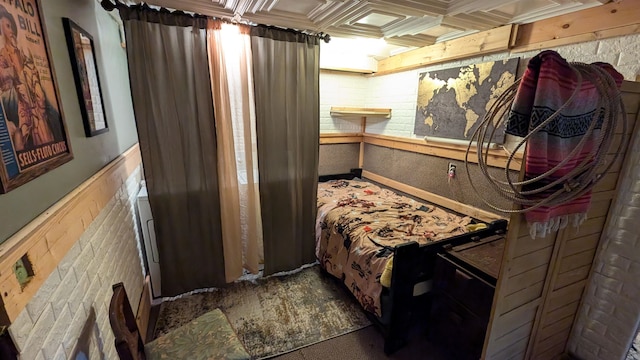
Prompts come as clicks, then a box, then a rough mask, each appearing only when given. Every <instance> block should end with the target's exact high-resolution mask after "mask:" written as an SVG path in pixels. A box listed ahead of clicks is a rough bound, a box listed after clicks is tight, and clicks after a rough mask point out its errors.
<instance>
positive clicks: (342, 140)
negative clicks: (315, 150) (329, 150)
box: [320, 133, 362, 145]
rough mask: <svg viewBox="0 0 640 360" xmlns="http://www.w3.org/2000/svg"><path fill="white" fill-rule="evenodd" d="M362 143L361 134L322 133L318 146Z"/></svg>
mask: <svg viewBox="0 0 640 360" xmlns="http://www.w3.org/2000/svg"><path fill="white" fill-rule="evenodd" d="M361 142H362V134H361V133H322V134H320V145H330V144H357V143H361Z"/></svg>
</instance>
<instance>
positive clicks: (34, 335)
mask: <svg viewBox="0 0 640 360" xmlns="http://www.w3.org/2000/svg"><path fill="white" fill-rule="evenodd" d="M140 177H141V170H140V168H138V169H137V170H136V171H135V172H134V173H133V174H132V175H131V176H130V177H129V179H128V180H127V182H126V183H125V184H124V185H123V186H122V187H121V188H120V189H119V190H118V192H117V193H116V195H115V196H114V197H113V199H111V201H110V202H109V203H108V204H107V205H106V206H105V208H104V209H102V211H101V212H100V214H99V215H98V216H97V217H96V219H95V220H94V221H93V222H92V223H91V225H90V226H89V227H88V228H87V230H86V231H85V232H84V234H83V235H82V236H81V238H80V240H78V242H77V243H76V244H75V245H74V246H73V247H72V248H71V250H69V252H68V253H67V254H66V255H65V257H64V258H63V259H62V261H61V262H60V264H59V265H58V267H57V268H56V269H55V270H54V271H53V272H52V273H51V275H50V276H49V278H48V279H47V280H46V281H45V283H44V284H43V285H42V287H41V288H40V289H39V290H38V292H37V293H36V295H35V296H34V297H33V299H32V300H31V301H30V302H29V304H27V307H26V308H25V310H23V311H22V312H21V313H20V314H19V315H18V317H17V319H16V321H15V322H14V323H13V324H12V325H11V326H10V327H9V332H10V334H11V337H12V339H13V340H14V342H15V344H16V346H17V347H18V350H19V351H20V357H21V359H25V360H32V359H47V360H48V359H68V358H70V356H71V355H72V353H73V351H74V349H75V347H76V343H77V341H78V338H79V337H80V333H81V331H82V329H83V326H84V325H85V323H86V322H87V319H88V317H89V314H90V313H91V312H92V311H93V312H95V314H96V324H95V326H94V328H93V330H92V333H93V336H94V337H97V339H98V340H97V342H96V343H95V344H94V346H93V347H92V348H91V349H90V355H91V356H90V358H91V359H94V358H95V359H117V354H116V352H115V347H114V345H113V340H114V338H113V333H112V332H111V326H110V325H109V316H108V309H109V301H110V300H111V294H112V290H111V286H112V285H113V284H115V283H118V282H124V284H125V288H126V289H127V292H128V295H129V298H130V301H131V306H132V307H133V310H134V312H136V311H137V307H138V302H139V300H140V296H141V291H142V283H143V279H144V276H143V270H142V263H141V259H140V256H139V249H138V246H139V245H138V244H139V239H138V236H139V235H138V234H139V232H138V229H137V222H136V220H135V213H136V212H135V201H136V195H137V192H138V189H139V187H140Z"/></svg>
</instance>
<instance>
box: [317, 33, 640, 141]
mask: <svg viewBox="0 0 640 360" xmlns="http://www.w3.org/2000/svg"><path fill="white" fill-rule="evenodd" d="M553 50H556V51H557V52H558V53H560V55H562V56H563V57H564V58H566V59H567V60H569V61H579V62H585V63H591V62H595V61H603V62H608V63H610V64H612V65H613V66H614V67H615V68H616V69H617V70H618V71H619V72H620V73H622V74H623V75H624V77H625V79H626V80H632V81H635V78H636V75H639V74H640V34H637V35H629V36H623V37H617V38H611V39H604V40H599V41H591V42H586V43H580V44H575V45H566V46H561V47H558V48H555V49H553ZM538 53H539V51H529V52H525V53H516V54H510V53H508V52H503V53H498V54H492V55H487V56H480V57H475V58H470V59H465V60H458V61H452V62H448V63H444V64H439V65H434V66H428V67H424V68H421V69H417V70H410V71H405V72H400V73H395V74H389V75H383V76H374V77H362V76H361V75H347V73H345V75H342V74H335V73H332V74H325V73H323V74H321V75H320V131H321V132H339V131H345V132H350V131H358V126H357V125H358V124H359V119H358V120H356V121H353V122H351V123H349V122H345V121H344V120H342V119H335V118H334V119H331V117H330V116H329V108H330V107H331V106H332V105H333V106H366V107H388V108H391V109H392V117H391V119H375V118H371V119H367V132H370V133H373V134H382V135H393V136H403V137H412V138H413V137H415V135H414V134H413V128H414V122H415V111H416V106H417V98H418V76H419V74H420V73H422V72H426V71H435V70H439V69H446V68H451V67H456V66H465V65H470V64H478V63H483V62H489V61H497V60H503V59H508V58H513V57H520V58H530V57H533V56H535V55H536V54H538ZM522 66H526V63H524V62H523V64H522ZM346 129H353V130H346Z"/></svg>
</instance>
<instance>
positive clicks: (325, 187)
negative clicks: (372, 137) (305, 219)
mask: <svg viewBox="0 0 640 360" xmlns="http://www.w3.org/2000/svg"><path fill="white" fill-rule="evenodd" d="M470 222H471V218H470V217H461V216H458V215H455V214H452V213H449V212H447V211H444V210H442V209H440V208H438V207H436V206H433V205H428V204H424V203H421V202H418V201H415V200H413V199H410V198H408V197H406V196H401V195H398V194H396V193H394V192H393V191H390V190H387V189H382V188H380V187H379V186H376V185H373V184H371V183H368V182H365V181H359V180H333V181H328V182H324V183H319V184H318V216H317V219H316V256H317V258H318V260H319V261H320V265H321V266H322V267H323V268H324V269H325V270H327V272H329V273H330V274H332V275H333V276H335V277H337V278H338V279H342V280H343V281H344V283H345V285H347V287H348V288H349V289H350V290H351V292H352V293H353V295H355V297H356V298H357V299H358V301H359V302H360V303H361V304H362V306H363V307H364V308H365V310H367V311H369V312H372V313H375V314H376V315H378V316H382V310H381V307H380V293H381V292H382V285H381V284H380V276H381V275H382V272H383V271H384V268H385V265H386V263H387V261H389V260H390V259H391V258H392V257H393V251H392V249H393V247H394V246H395V245H397V244H400V243H404V242H409V241H416V242H418V243H421V244H424V243H429V242H434V241H438V240H442V239H446V238H449V237H451V236H454V235H459V234H463V233H465V232H467V230H466V228H465V226H466V225H467V224H469V223H470Z"/></svg>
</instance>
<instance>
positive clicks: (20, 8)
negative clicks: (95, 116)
mask: <svg viewBox="0 0 640 360" xmlns="http://www.w3.org/2000/svg"><path fill="white" fill-rule="evenodd" d="M40 5H41V4H40V1H39V0H23V1H20V2H19V3H18V2H3V3H1V4H0V153H1V158H0V159H1V163H0V192H2V193H6V192H8V191H10V190H12V189H15V188H16V187H18V186H20V185H22V184H24V183H26V182H28V181H30V180H32V179H35V178H36V177H38V176H40V175H42V174H44V173H46V172H48V171H51V170H52V169H54V168H56V167H58V166H60V165H62V164H64V163H66V162H68V161H70V160H71V159H73V153H72V151H71V145H70V143H69V140H68V139H69V135H68V132H67V127H66V124H65V122H64V114H63V112H62V107H61V102H60V93H59V91H58V88H57V85H56V77H55V72H54V69H53V66H52V64H51V52H50V49H49V44H48V43H47V32H46V29H45V26H44V21H43V18H42V12H41V6H40Z"/></svg>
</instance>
